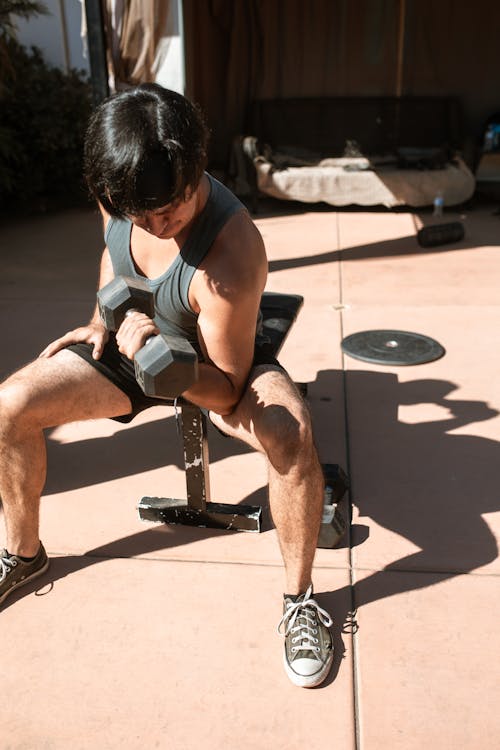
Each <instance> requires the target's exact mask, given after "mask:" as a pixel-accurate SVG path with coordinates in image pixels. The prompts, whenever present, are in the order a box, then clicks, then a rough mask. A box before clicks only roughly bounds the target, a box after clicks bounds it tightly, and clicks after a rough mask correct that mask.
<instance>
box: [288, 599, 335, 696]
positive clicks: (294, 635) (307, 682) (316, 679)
mask: <svg viewBox="0 0 500 750" xmlns="http://www.w3.org/2000/svg"><path fill="white" fill-rule="evenodd" d="M283 610H284V614H283V617H282V618H281V620H280V623H279V625H278V633H282V634H283V635H284V636H285V643H284V650H283V662H284V665H285V671H286V673H287V675H288V676H289V678H290V679H291V681H292V682H293V684H294V685H298V686H299V687H316V686H317V685H320V684H321V683H322V682H323V680H324V679H325V678H326V676H327V675H328V672H329V671H330V667H331V666H332V661H333V641H332V634H331V633H330V631H329V630H328V628H329V627H330V626H331V625H332V619H331V617H330V615H329V614H328V612H326V611H325V610H324V609H321V607H320V606H319V604H318V603H317V602H316V601H315V600H314V599H313V598H312V585H311V586H309V588H308V589H307V591H306V593H305V594H301V595H300V596H299V597H297V601H293V600H292V599H290V598H289V597H285V599H284V603H283Z"/></svg>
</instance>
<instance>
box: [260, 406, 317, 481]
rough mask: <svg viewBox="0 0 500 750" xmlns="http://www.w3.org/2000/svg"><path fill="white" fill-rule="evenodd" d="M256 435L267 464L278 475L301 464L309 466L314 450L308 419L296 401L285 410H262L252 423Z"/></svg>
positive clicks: (304, 408)
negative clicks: (267, 460) (269, 463)
mask: <svg viewBox="0 0 500 750" xmlns="http://www.w3.org/2000/svg"><path fill="white" fill-rule="evenodd" d="M255 433H256V435H257V437H258V439H259V442H260V443H261V445H262V447H263V449H264V451H265V453H266V455H267V457H268V459H269V461H270V462H271V464H272V465H273V467H274V468H275V469H276V471H278V472H279V473H280V474H282V473H286V472H288V471H289V470H290V468H292V466H297V467H298V466H299V465H300V464H301V463H302V462H304V461H305V462H308V463H309V462H310V455H311V450H312V449H313V436H312V426H311V418H310V415H309V412H308V410H307V407H306V405H305V404H303V403H302V402H301V401H300V400H299V398H297V400H296V401H294V402H293V403H291V404H287V405H286V406H285V405H283V404H272V405H269V406H264V407H263V409H262V412H261V413H260V415H259V417H258V419H257V420H255Z"/></svg>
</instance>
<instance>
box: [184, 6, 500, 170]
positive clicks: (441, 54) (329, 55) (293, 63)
mask: <svg viewBox="0 0 500 750" xmlns="http://www.w3.org/2000/svg"><path fill="white" fill-rule="evenodd" d="M400 21H401V24H400ZM403 21H404V26H403V23H402V22H403ZM184 28H185V50H186V80H187V92H186V93H187V94H188V95H189V96H190V97H192V98H193V99H194V100H195V101H197V102H198V103H199V104H200V105H201V106H202V108H203V109H204V111H205V113H206V115H207V119H208V123H209V125H210V127H211V129H212V131H213V136H212V152H211V156H212V161H213V162H215V163H217V164H219V165H224V164H225V162H226V159H227V155H228V150H229V147H230V143H231V139H232V138H233V136H234V135H236V134H238V133H242V132H244V131H245V125H246V123H247V122H248V120H247V117H248V107H249V104H250V103H251V102H252V101H253V100H255V99H259V98H267V97H269V98H273V97H280V98H282V97H291V96H336V95H347V96H363V95H372V96H384V95H389V96H392V95H397V94H398V93H401V94H403V95H405V94H406V95H408V94H413V95H429V94H431V95H432V94H435V95H438V96H449V95H457V96H459V97H460V99H461V100H462V103H463V106H464V112H465V124H466V127H467V129H468V132H469V136H470V138H475V137H476V136H478V135H479V133H480V130H481V125H482V122H483V120H484V119H485V118H486V117H487V115H488V114H489V113H491V112H492V111H498V110H499V109H500V85H499V82H498V69H499V63H498V58H499V49H500V45H499V39H500V3H498V0H475V2H474V3H464V2H460V0H440V2H436V1H435V0H184ZM403 32H404V33H403ZM401 33H403V36H402V37H401V36H400V35H401ZM400 40H402V42H403V43H402V45H399V42H400ZM401 50H402V54H400V51H401ZM398 83H399V84H400V86H399V88H398Z"/></svg>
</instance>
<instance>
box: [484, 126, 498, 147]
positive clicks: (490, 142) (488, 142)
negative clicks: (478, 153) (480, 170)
mask: <svg viewBox="0 0 500 750" xmlns="http://www.w3.org/2000/svg"><path fill="white" fill-rule="evenodd" d="M494 148H495V128H494V127H493V125H488V127H487V129H486V133H485V134H484V144H483V151H493V149H494Z"/></svg>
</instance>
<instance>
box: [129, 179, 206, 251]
mask: <svg viewBox="0 0 500 750" xmlns="http://www.w3.org/2000/svg"><path fill="white" fill-rule="evenodd" d="M195 210H196V193H195V192H192V191H190V192H189V193H188V194H187V196H186V198H185V199H184V200H177V201H175V202H174V203H167V205H166V206H161V207H160V208H155V209H153V210H151V211H145V212H144V213H142V214H140V216H131V215H128V217H127V218H129V219H130V221H131V222H132V224H135V226H137V227H139V228H140V229H144V230H145V231H146V232H148V233H149V234H152V235H154V236H155V237H158V238H159V239H161V240H169V239H172V238H173V237H176V236H177V235H178V234H179V233H180V232H182V230H183V229H184V228H185V227H186V226H187V224H189V222H190V221H191V220H192V219H193V218H194V214H195Z"/></svg>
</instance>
